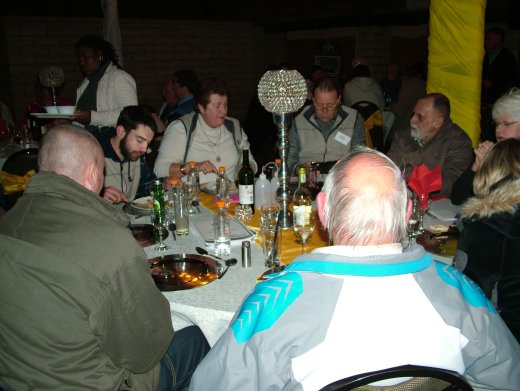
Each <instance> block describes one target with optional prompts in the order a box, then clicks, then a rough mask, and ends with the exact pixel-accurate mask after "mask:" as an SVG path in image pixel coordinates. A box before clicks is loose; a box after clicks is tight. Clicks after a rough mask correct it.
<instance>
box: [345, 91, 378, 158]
mask: <svg viewBox="0 0 520 391" xmlns="http://www.w3.org/2000/svg"><path fill="white" fill-rule="evenodd" d="M352 108H353V109H355V110H357V111H358V112H359V114H361V116H362V117H363V119H364V120H365V121H366V120H367V119H369V118H370V117H371V116H372V115H373V114H374V113H375V112H376V111H380V109H379V107H378V106H377V105H376V104H375V103H373V102H369V101H365V100H364V101H360V102H356V103H354V104H353V105H352ZM369 134H370V138H371V141H372V147H373V148H374V149H377V150H378V151H383V149H384V138H385V135H384V129H383V126H382V125H375V126H373V127H372V129H370V131H369ZM367 144H368V141H367Z"/></svg>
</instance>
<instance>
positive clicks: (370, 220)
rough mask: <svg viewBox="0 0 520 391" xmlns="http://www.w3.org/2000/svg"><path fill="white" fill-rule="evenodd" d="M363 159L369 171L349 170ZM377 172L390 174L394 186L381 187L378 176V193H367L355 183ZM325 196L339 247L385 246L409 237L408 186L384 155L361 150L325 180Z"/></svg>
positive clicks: (332, 236)
mask: <svg viewBox="0 0 520 391" xmlns="http://www.w3.org/2000/svg"><path fill="white" fill-rule="evenodd" d="M360 157H365V158H366V159H367V160H366V164H365V166H366V167H364V168H366V170H363V171H356V172H352V170H349V168H350V166H351V164H352V161H353V160H355V159H357V158H360ZM374 169H376V170H379V172H382V171H384V170H387V171H388V172H390V174H391V176H390V185H389V186H388V187H384V186H378V183H377V180H378V178H377V177H378V176H377V175H376V176H375V177H374V181H373V182H374V186H375V188H376V191H375V192H374V191H368V192H364V191H363V189H361V188H360V187H359V186H357V185H356V183H355V180H356V179H357V178H360V176H363V175H368V176H369V175H371V172H372V173H375V172H374ZM365 179H366V178H365ZM379 179H381V178H379ZM368 180H370V178H368ZM323 192H324V193H325V195H326V197H327V200H326V204H325V207H324V211H323V213H324V218H325V224H326V228H327V230H328V232H329V238H330V239H331V240H332V241H333V242H334V243H335V244H344V245H352V246H363V245H367V244H368V243H369V242H371V243H373V244H385V243H388V241H387V240H388V238H389V237H390V239H391V241H392V242H393V243H397V242H400V241H401V240H402V239H403V238H404V237H405V235H406V221H405V216H406V206H407V191H406V182H405V180H404V178H403V176H402V174H401V171H400V170H399V168H398V167H397V166H396V165H395V164H394V163H393V162H392V161H391V160H390V159H389V158H388V157H386V156H385V155H384V154H382V153H381V152H378V151H376V150H372V149H369V148H366V147H364V148H357V149H356V150H354V151H353V152H352V153H351V154H349V155H348V156H346V157H344V158H343V159H341V160H339V161H338V162H337V163H336V165H335V166H334V167H333V168H332V170H331V171H330V173H329V175H328V177H327V179H326V180H325V184H324V185H323Z"/></svg>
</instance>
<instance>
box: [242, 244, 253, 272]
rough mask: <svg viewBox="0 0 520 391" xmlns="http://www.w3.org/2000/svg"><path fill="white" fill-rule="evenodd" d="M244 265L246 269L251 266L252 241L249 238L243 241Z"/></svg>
mask: <svg viewBox="0 0 520 391" xmlns="http://www.w3.org/2000/svg"><path fill="white" fill-rule="evenodd" d="M242 267H243V268H245V269H247V268H249V267H251V242H250V241H249V240H244V241H242Z"/></svg>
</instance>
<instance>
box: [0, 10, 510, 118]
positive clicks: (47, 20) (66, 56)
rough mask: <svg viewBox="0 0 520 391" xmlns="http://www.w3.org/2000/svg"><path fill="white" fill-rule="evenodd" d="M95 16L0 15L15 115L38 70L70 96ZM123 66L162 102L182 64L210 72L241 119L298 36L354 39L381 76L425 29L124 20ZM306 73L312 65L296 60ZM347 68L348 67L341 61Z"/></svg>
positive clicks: (5, 81)
mask: <svg viewBox="0 0 520 391" xmlns="http://www.w3.org/2000/svg"><path fill="white" fill-rule="evenodd" d="M101 22H102V21H101V19H99V18H60V17H52V18H51V17H22V16H3V17H1V18H0V32H1V34H0V98H1V99H3V100H4V101H6V103H7V104H8V105H9V106H10V107H11V108H12V110H13V114H14V115H15V117H16V118H17V119H18V120H20V119H21V118H22V116H23V113H24V111H25V107H26V105H27V103H28V102H29V101H31V99H32V98H33V96H34V83H35V79H36V75H37V74H38V72H39V71H40V70H41V69H43V68H45V67H47V66H49V65H59V66H61V67H62V68H63V69H64V71H65V75H66V84H65V87H64V90H63V94H62V95H63V96H66V97H69V98H71V99H73V100H75V96H76V94H75V90H76V87H77V85H78V84H79V82H80V81H81V79H82V75H81V73H80V71H79V69H78V67H77V65H76V58H75V53H74V44H75V42H76V41H77V40H78V39H79V38H80V37H81V36H83V35H86V34H101V31H102V26H101ZM120 25H121V36H122V41H123V57H124V61H125V69H126V70H127V71H128V72H129V73H130V74H131V75H132V76H133V77H134V78H135V79H136V82H137V87H138V98H139V102H141V103H148V104H150V105H152V106H154V107H156V108H159V107H160V105H161V91H162V88H163V84H164V81H165V80H166V79H167V78H169V77H171V75H172V73H173V72H174V71H175V70H177V69H180V68H192V69H193V70H194V71H195V72H196V73H197V74H198V75H199V77H201V76H207V75H214V76H217V77H219V78H221V79H223V80H224V81H226V82H227V83H228V84H229V87H230V91H231V102H230V103H231V104H230V115H232V116H234V117H237V118H239V119H241V120H243V119H244V118H245V116H246V112H247V107H248V103H249V100H250V99H251V97H252V96H253V95H254V94H256V85H257V83H258V80H259V79H260V77H261V75H262V74H263V72H264V69H265V68H266V67H267V66H268V65H271V64H279V63H281V62H283V61H287V53H288V47H290V45H291V44H292V43H293V42H294V41H297V40H309V39H314V40H316V39H320V40H321V39H323V40H327V39H334V38H345V37H355V42H356V43H355V55H356V56H364V57H366V58H367V59H368V62H369V64H370V68H371V71H372V74H373V76H374V77H376V78H378V79H379V78H381V77H382V76H383V74H384V67H385V64H387V63H388V62H389V61H390V56H391V49H392V48H391V42H392V37H396V36H403V37H412V38H414V37H417V36H426V34H427V26H424V25H423V26H408V27H399V26H363V27H345V28H336V29H324V30H302V31H294V32H290V33H266V32H265V31H264V30H263V29H262V28H260V27H258V26H255V25H254V24H253V23H246V22H244V23H240V22H205V21H174V20H146V19H145V20H136V19H122V20H121V21H120ZM503 27H504V28H505V29H506V32H507V38H506V46H507V47H508V48H509V49H510V50H512V51H513V53H514V54H515V55H518V52H519V41H520V39H519V32H518V31H512V30H508V29H507V28H506V26H503ZM299 65H300V67H297V68H298V69H300V68H301V70H302V71H306V70H307V69H309V68H310V66H311V65H312V64H299ZM345 65H346V66H347V67H348V66H350V64H345Z"/></svg>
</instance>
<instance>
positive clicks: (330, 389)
mask: <svg viewBox="0 0 520 391" xmlns="http://www.w3.org/2000/svg"><path fill="white" fill-rule="evenodd" d="M401 377H404V378H411V379H409V380H405V381H403V382H401V383H399V384H396V385H393V386H378V385H370V384H372V383H374V382H378V381H381V380H388V379H395V378H401ZM347 390H356V391H413V390H420V391H455V390H459V391H473V388H472V387H471V386H470V385H469V383H468V382H467V381H466V379H465V378H464V376H462V375H460V374H459V373H457V372H455V371H450V370H447V369H440V368H431V367H423V366H417V365H403V366H400V367H394V368H388V369H382V370H380V371H374V372H369V373H363V374H360V375H355V376H351V377H348V378H345V379H342V380H338V381H336V382H334V383H331V384H329V385H327V386H325V387H323V388H322V389H321V390H320V391H347Z"/></svg>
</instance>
